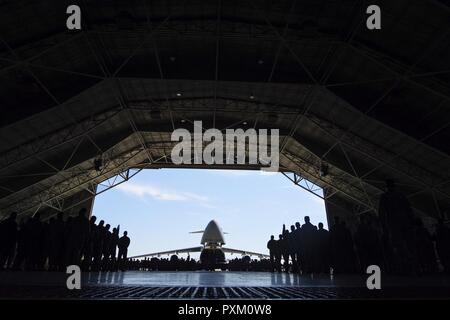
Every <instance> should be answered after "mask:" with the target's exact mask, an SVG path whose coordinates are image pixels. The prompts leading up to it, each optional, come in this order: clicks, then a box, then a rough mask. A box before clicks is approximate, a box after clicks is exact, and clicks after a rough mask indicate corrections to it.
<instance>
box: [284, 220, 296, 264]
mask: <svg viewBox="0 0 450 320" xmlns="http://www.w3.org/2000/svg"><path fill="white" fill-rule="evenodd" d="M286 234H287V236H288V238H287V244H288V250H289V257H290V258H291V261H292V270H291V271H292V272H297V270H298V264H297V258H296V251H297V250H296V249H297V248H296V247H297V242H296V238H295V226H293V225H292V226H291V232H289V233H286Z"/></svg>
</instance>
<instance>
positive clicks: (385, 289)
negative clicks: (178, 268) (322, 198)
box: [0, 271, 450, 299]
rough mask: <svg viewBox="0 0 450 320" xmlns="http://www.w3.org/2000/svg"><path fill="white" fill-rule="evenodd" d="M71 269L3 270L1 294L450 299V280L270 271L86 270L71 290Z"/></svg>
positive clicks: (25, 295)
mask: <svg viewBox="0 0 450 320" xmlns="http://www.w3.org/2000/svg"><path fill="white" fill-rule="evenodd" d="M67 277H68V275H67V274H65V273H51V272H0V298H2V299H5V298H32V299H33V298H41V299H42V298H51V299H55V298H69V299H70V298H76V299H79V298H82V299H105V298H107V299H111V298H122V299H123V298H129V299H147V298H159V299H166V298H172V299H173V298H187V299H202V298H212V299H227V298H237V299H239V298H247V299H252V298H256V299H260V298H272V299H280V298H281V299H330V298H331V299H357V298H450V278H449V277H444V276H433V277H419V278H407V277H387V276H386V277H383V278H382V281H381V283H382V289H381V290H368V289H367V287H366V280H367V276H366V275H361V276H348V275H337V276H334V277H330V276H329V275H321V276H314V277H311V276H298V275H293V274H284V273H283V274H280V273H268V272H207V271H201V272H145V271H127V272H106V273H98V272H96V273H84V274H83V275H82V285H81V290H68V289H67V288H66V279H67Z"/></svg>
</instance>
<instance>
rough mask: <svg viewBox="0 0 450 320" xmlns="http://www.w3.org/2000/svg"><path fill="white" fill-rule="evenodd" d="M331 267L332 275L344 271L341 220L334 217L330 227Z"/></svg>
mask: <svg viewBox="0 0 450 320" xmlns="http://www.w3.org/2000/svg"><path fill="white" fill-rule="evenodd" d="M330 243H331V246H330V248H331V265H332V267H333V272H334V273H341V272H342V273H343V272H344V270H345V261H344V256H345V253H344V251H345V249H344V230H343V228H342V224H341V219H340V218H339V217H338V216H336V217H334V224H333V225H332V226H331V227H330Z"/></svg>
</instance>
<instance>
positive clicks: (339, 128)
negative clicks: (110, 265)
mask: <svg viewBox="0 0 450 320" xmlns="http://www.w3.org/2000/svg"><path fill="white" fill-rule="evenodd" d="M72 2H73V1H40V2H31V1H25V0H14V1H8V0H6V1H0V21H1V24H2V28H1V32H0V84H1V85H0V105H1V110H2V112H1V117H0V122H1V128H0V137H1V139H0V215H1V218H2V219H3V218H6V217H7V216H9V214H10V213H11V212H14V211H15V212H17V213H18V214H19V218H20V217H23V216H32V215H34V214H35V213H36V212H41V215H42V216H43V217H50V216H53V215H55V214H56V213H57V212H64V213H65V214H67V215H72V214H76V213H77V212H78V210H79V208H80V207H87V208H92V204H93V199H94V198H95V196H96V195H97V194H99V193H101V192H105V191H107V190H109V189H110V188H112V187H114V186H116V185H117V184H119V183H121V182H123V181H127V180H128V179H130V178H131V177H133V175H135V174H137V173H139V171H141V170H143V169H159V168H172V167H174V166H176V167H180V166H181V167H183V166H184V167H191V168H199V169H201V168H207V167H208V168H210V167H211V166H208V165H204V164H201V165H191V166H189V165H174V164H173V163H172V161H171V157H170V155H171V150H172V147H173V145H174V142H173V141H171V133H172V132H173V130H174V129H177V128H186V129H188V130H190V131H192V128H193V121H200V120H201V121H202V123H203V127H204V128H218V129H221V130H224V129H226V128H244V129H245V128H255V129H259V128H266V129H267V128H277V129H279V130H280V171H281V172H283V174H285V175H286V177H287V178H289V179H290V180H291V181H292V182H293V183H295V184H297V185H299V187H301V188H304V189H307V190H308V191H310V192H313V193H317V195H318V196H320V197H322V198H323V199H324V201H325V203H326V208H327V215H328V220H329V225H332V223H333V221H332V217H334V216H336V215H337V216H340V217H342V218H343V219H344V220H345V221H347V223H348V224H349V225H350V226H352V225H353V224H354V222H355V221H357V217H358V216H359V215H361V214H366V213H370V214H375V215H376V214H377V212H378V207H377V206H378V199H379V197H380V194H382V193H383V192H384V184H385V180H386V179H388V178H389V179H393V180H394V181H395V182H396V184H397V186H398V188H399V189H400V190H401V191H402V193H404V194H405V195H406V197H407V198H408V200H409V201H410V203H411V205H412V208H413V211H414V213H415V214H416V215H417V216H419V217H421V218H422V220H423V221H424V222H425V224H426V225H427V226H430V227H431V226H432V225H433V224H434V223H435V222H436V219H438V218H442V219H444V220H445V221H446V222H448V220H449V219H450V213H449V211H448V210H449V208H450V156H449V151H450V144H449V140H450V127H449V124H450V75H449V69H450V58H449V57H450V34H449V33H450V32H449V31H450V19H449V18H450V7H449V6H448V5H447V4H445V2H444V1H438V0H426V1H419V0H414V1H409V0H400V1H374V3H376V4H378V5H379V6H380V8H381V9H382V29H381V30H368V29H367V28H366V19H367V16H368V15H367V13H366V12H365V10H366V8H367V5H368V4H367V2H366V1H355V0H339V1H335V0H320V1H317V0H311V1H309V0H303V1H299V0H298V1H295V0H294V1H284V0H282V1H256V0H249V1H248V0H244V1H242V0H239V1H238V0H234V1H232V0H230V1H221V0H217V1H207V2H205V1H189V0H186V1H179V2H176V1H172V2H166V1H139V0H132V1H126V2H125V1H123V2H122V1H112V0H108V1H106V0H105V1H90V0H84V1H75V2H77V3H78V4H79V5H80V7H81V8H82V30H80V31H76V30H75V31H68V30H67V29H66V23H65V22H66V18H67V14H65V11H66V8H67V6H68V5H70V4H72ZM215 167H217V168H222V169H241V168H242V169H259V167H257V166H254V167H250V166H245V165H243V166H240V165H232V166H230V165H217V166H215ZM314 185H315V186H319V187H321V188H323V194H321V193H319V192H317V190H316V189H314Z"/></svg>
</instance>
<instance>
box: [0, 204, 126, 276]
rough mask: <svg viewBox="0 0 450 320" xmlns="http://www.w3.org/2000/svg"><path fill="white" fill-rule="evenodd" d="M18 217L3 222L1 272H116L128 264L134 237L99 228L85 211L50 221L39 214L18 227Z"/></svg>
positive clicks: (0, 228)
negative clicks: (72, 268)
mask: <svg viewBox="0 0 450 320" xmlns="http://www.w3.org/2000/svg"><path fill="white" fill-rule="evenodd" d="M16 220H17V214H16V213H12V214H11V215H10V216H9V218H7V219H5V220H3V221H2V222H1V223H0V269H4V268H7V269H14V270H33V271H38V270H49V271H65V270H66V267H67V266H68V265H78V266H81V268H82V270H84V271H89V270H91V271H100V270H102V271H106V270H108V271H114V270H118V269H123V266H124V265H126V263H125V262H126V260H127V251H128V246H129V245H130V238H129V237H128V236H127V232H126V231H125V232H124V233H123V236H122V237H119V228H113V229H112V231H110V228H111V226H110V225H109V224H106V225H105V222H104V221H103V220H101V221H100V223H99V224H98V225H97V224H95V222H96V217H95V216H92V217H91V218H90V219H88V217H87V211H86V209H85V208H83V209H81V210H80V211H79V213H78V216H76V217H68V218H67V220H66V221H64V219H63V213H62V212H60V213H58V214H57V216H56V217H52V218H50V219H49V220H48V221H47V222H43V221H41V218H40V214H39V212H38V213H36V214H35V215H34V216H33V217H32V218H30V219H29V220H22V221H21V223H20V225H18V224H17V222H16Z"/></svg>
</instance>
